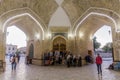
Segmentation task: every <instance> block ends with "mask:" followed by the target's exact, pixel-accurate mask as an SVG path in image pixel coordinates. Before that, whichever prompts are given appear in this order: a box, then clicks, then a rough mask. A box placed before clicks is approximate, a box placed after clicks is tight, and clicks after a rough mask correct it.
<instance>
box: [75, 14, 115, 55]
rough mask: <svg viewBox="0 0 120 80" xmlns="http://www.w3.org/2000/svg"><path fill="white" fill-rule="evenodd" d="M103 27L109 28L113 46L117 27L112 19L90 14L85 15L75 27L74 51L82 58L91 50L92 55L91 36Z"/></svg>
mask: <svg viewBox="0 0 120 80" xmlns="http://www.w3.org/2000/svg"><path fill="white" fill-rule="evenodd" d="M103 25H109V26H111V30H112V31H111V32H112V39H113V44H114V39H115V37H116V36H115V35H116V31H117V25H116V23H115V20H114V19H113V18H110V16H108V15H105V14H102V13H96V12H95V14H94V12H90V13H89V14H88V15H86V17H85V19H84V20H83V21H82V22H80V24H78V26H77V27H76V29H75V35H76V36H75V39H76V43H77V45H76V51H79V52H80V54H81V55H82V56H83V57H85V55H87V53H88V50H92V53H94V49H93V41H92V36H93V34H94V33H95V32H96V31H97V30H98V29H99V28H101V27H102V26H103ZM113 48H114V46H113Z"/></svg>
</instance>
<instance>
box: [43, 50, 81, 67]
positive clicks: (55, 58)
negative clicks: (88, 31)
mask: <svg viewBox="0 0 120 80" xmlns="http://www.w3.org/2000/svg"><path fill="white" fill-rule="evenodd" d="M55 64H66V65H67V66H68V67H70V66H82V58H81V56H80V55H73V54H71V53H70V52H69V51H57V50H56V51H50V52H46V53H44V55H43V65H45V66H46V65H55Z"/></svg>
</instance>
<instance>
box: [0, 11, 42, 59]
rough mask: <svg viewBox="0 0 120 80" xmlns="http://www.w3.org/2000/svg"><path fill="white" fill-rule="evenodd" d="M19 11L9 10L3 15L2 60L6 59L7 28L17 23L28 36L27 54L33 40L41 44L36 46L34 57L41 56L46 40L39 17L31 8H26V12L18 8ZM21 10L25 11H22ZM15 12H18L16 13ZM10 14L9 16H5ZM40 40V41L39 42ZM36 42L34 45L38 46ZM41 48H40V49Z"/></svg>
mask: <svg viewBox="0 0 120 80" xmlns="http://www.w3.org/2000/svg"><path fill="white" fill-rule="evenodd" d="M16 11H18V13H16V12H15V10H14V11H9V12H8V13H6V14H4V15H2V16H1V20H2V19H3V20H2V21H1V23H2V24H1V26H2V27H1V35H2V39H3V40H2V41H1V42H2V43H1V45H2V46H3V47H2V48H1V49H2V50H1V51H2V52H3V54H1V55H0V56H1V57H2V58H1V59H2V60H5V58H4V57H5V41H6V38H5V35H6V29H7V27H9V26H12V25H15V26H17V27H18V28H19V29H21V30H22V31H23V32H24V33H25V34H26V36H27V39H26V41H27V51H26V54H28V53H29V46H30V45H29V44H30V42H31V41H33V43H36V44H37V45H39V47H37V49H36V48H34V53H35V54H34V57H36V58H38V56H39V57H40V56H41V54H42V52H43V50H44V48H41V47H42V46H43V44H42V41H43V40H44V30H43V28H42V26H41V24H40V23H39V21H37V20H38V19H36V17H34V16H33V14H32V12H30V11H29V9H25V11H28V12H25V11H23V10H20V11H19V10H16ZM21 11H22V12H23V13H21ZM14 12H15V13H16V14H14ZM29 12H30V13H29ZM12 13H13V14H12ZM7 14H8V16H7V17H5V16H6V15H7ZM38 41H39V42H38ZM36 44H35V45H34V47H35V46H36ZM38 48H39V49H38Z"/></svg>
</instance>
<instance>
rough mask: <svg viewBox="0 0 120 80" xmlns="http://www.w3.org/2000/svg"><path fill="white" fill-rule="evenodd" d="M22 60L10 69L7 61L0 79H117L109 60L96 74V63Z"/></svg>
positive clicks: (119, 77) (116, 73)
mask: <svg viewBox="0 0 120 80" xmlns="http://www.w3.org/2000/svg"><path fill="white" fill-rule="evenodd" d="M23 61H24V60H21V62H20V63H19V64H18V65H17V70H16V71H12V70H11V65H10V63H9V62H8V63H7V66H6V71H5V72H1V73H0V80H119V79H120V72H118V71H113V70H108V69H107V67H108V64H110V63H111V61H108V60H106V61H104V62H103V75H102V76H101V75H99V76H98V74H97V70H96V65H95V64H90V65H86V66H83V67H71V68H67V67H66V66H37V65H25V64H24V63H23Z"/></svg>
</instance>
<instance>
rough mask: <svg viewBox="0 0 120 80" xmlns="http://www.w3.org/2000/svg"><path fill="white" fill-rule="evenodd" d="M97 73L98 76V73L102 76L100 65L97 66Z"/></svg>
mask: <svg viewBox="0 0 120 80" xmlns="http://www.w3.org/2000/svg"><path fill="white" fill-rule="evenodd" d="M97 71H98V74H99V73H101V74H102V68H101V64H97Z"/></svg>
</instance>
